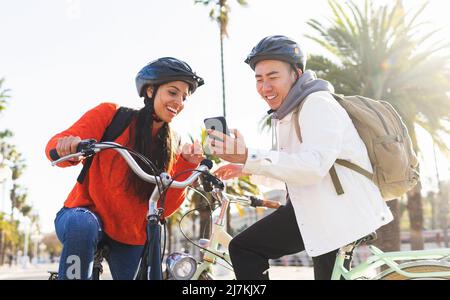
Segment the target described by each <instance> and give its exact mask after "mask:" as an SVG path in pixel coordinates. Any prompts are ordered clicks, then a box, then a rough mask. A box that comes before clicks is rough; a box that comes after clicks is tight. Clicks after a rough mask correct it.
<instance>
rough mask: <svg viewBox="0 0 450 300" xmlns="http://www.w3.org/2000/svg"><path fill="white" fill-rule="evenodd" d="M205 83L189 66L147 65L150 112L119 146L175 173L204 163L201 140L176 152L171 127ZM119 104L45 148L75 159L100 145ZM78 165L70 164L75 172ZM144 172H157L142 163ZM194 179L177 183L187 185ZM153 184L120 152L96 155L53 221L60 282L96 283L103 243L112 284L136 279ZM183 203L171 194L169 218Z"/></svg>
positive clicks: (142, 91)
mask: <svg viewBox="0 0 450 300" xmlns="http://www.w3.org/2000/svg"><path fill="white" fill-rule="evenodd" d="M202 84H203V79H202V78H200V77H199V76H197V75H196V74H195V73H194V72H193V71H192V69H191V68H190V67H189V65H188V64H186V63H185V62H183V61H181V60H178V59H176V58H172V57H163V58H160V59H157V60H155V61H153V62H151V63H149V64H148V65H146V66H145V67H144V68H143V69H142V70H141V71H139V73H138V74H137V77H136V87H137V90H138V93H139V96H140V97H143V98H144V104H145V106H144V107H143V108H142V109H140V110H136V111H134V112H133V118H132V121H131V123H130V125H129V126H128V127H127V128H126V129H125V130H124V132H123V133H122V134H121V135H120V136H119V137H118V138H117V139H116V140H115V142H116V143H119V144H121V145H125V146H127V147H129V148H132V149H134V150H135V151H137V152H139V153H142V154H144V155H145V156H146V157H148V158H149V159H150V160H151V161H152V162H153V163H154V164H155V165H156V167H157V168H158V169H159V170H160V171H166V172H169V173H170V174H172V175H173V174H176V173H179V172H181V171H183V170H186V169H192V168H195V167H196V166H197V165H198V163H199V162H200V161H201V160H202V159H203V156H202V154H201V153H202V151H201V147H200V145H199V144H198V142H195V143H194V145H189V144H186V145H184V146H183V148H182V151H181V153H177V151H176V146H177V145H175V144H176V143H175V142H174V139H173V134H172V132H171V129H170V126H169V123H170V122H171V121H172V119H173V118H174V117H175V116H177V115H178V114H179V113H180V112H181V111H182V110H183V107H184V101H185V100H186V97H187V96H188V95H191V94H192V93H193V92H194V91H195V89H196V88H197V87H199V86H201V85H202ZM117 109H118V106H117V105H116V104H113V103H102V104H100V105H98V106H97V107H95V108H93V109H91V110H90V111H88V112H87V113H85V114H84V115H83V116H82V117H81V118H80V119H79V120H78V121H77V122H76V123H75V124H73V125H72V126H71V127H70V128H69V129H67V130H65V131H63V132H61V133H59V134H57V135H55V136H54V137H52V138H51V139H50V141H49V142H48V144H47V147H46V151H45V152H46V155H47V157H48V158H49V159H51V158H50V155H49V153H50V150H51V149H56V151H57V152H58V155H59V156H64V155H68V154H71V153H76V148H77V145H78V144H79V142H80V141H81V140H83V139H87V138H93V139H96V140H101V138H102V136H103V134H104V132H105V129H106V128H107V127H108V125H109V124H110V123H111V120H112V119H113V117H114V115H115V113H116V111H117ZM78 163H79V161H76V160H74V161H67V162H63V163H61V164H59V166H60V167H69V166H73V165H76V164H78ZM140 166H141V168H142V169H143V170H144V171H146V172H147V173H152V171H151V170H150V169H149V168H148V167H147V166H146V165H144V164H142V163H140ZM189 175H190V173H186V174H183V175H181V176H179V177H177V180H183V179H186V178H187V177H188V176H189ZM154 187H155V186H154V185H152V184H149V183H146V182H144V181H142V180H141V179H140V178H138V177H137V175H135V174H134V173H133V172H132V171H131V170H130V168H129V167H128V165H127V163H126V162H125V161H124V160H123V158H122V157H121V156H120V154H119V153H117V152H116V151H103V152H100V153H98V154H96V155H95V156H94V157H93V160H92V164H91V166H90V168H89V171H88V172H87V174H86V176H85V178H84V179H83V181H82V183H80V182H77V183H76V184H75V186H74V188H73V189H72V191H71V192H70V194H69V196H68V197H67V199H66V201H65V202H64V207H63V208H62V209H61V210H60V211H59V212H58V213H57V215H56V219H55V228H56V234H57V235H58V238H59V240H60V241H61V242H62V244H63V251H62V254H61V259H60V265H59V271H58V273H59V274H58V278H60V279H90V278H91V276H92V265H93V260H94V253H95V251H96V247H97V244H98V243H99V242H100V241H101V242H102V243H105V244H106V245H107V246H108V249H109V255H108V256H107V257H106V259H107V261H108V264H109V267H110V270H111V273H112V276H113V278H114V279H132V278H133V276H134V272H135V271H136V268H137V265H138V262H139V258H140V255H141V252H142V249H143V244H144V243H145V239H146V234H145V228H146V213H147V209H148V199H149V197H150V195H151V193H152V191H153V189H154ZM183 200H184V190H181V189H170V190H169V191H168V193H167V196H166V203H165V205H164V208H165V211H164V216H165V217H167V216H169V215H171V214H172V213H173V212H175V211H176V210H177V209H178V207H179V206H180V205H181V203H182V202H183Z"/></svg>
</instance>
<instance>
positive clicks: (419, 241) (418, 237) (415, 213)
mask: <svg viewBox="0 0 450 300" xmlns="http://www.w3.org/2000/svg"><path fill="white" fill-rule="evenodd" d="M407 208H408V214H409V230H410V234H411V250H422V249H423V248H424V242H423V236H422V229H423V208H422V195H421V194H420V188H419V187H415V188H414V189H413V190H412V191H411V192H410V193H408V205H407Z"/></svg>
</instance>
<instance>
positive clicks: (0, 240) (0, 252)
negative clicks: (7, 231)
mask: <svg viewBox="0 0 450 300" xmlns="http://www.w3.org/2000/svg"><path fill="white" fill-rule="evenodd" d="M3 236H4V233H3V230H0V266H1V265H3V259H2V257H3V243H4V241H3V239H4V238H3Z"/></svg>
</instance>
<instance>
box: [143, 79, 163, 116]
mask: <svg viewBox="0 0 450 300" xmlns="http://www.w3.org/2000/svg"><path fill="white" fill-rule="evenodd" d="M158 88H159V86H154V87H153V92H152V96H151V97H150V98H149V97H148V96H145V98H144V104H145V110H147V113H149V114H152V117H153V121H155V122H158V123H159V122H162V121H163V120H161V119H160V118H159V117H158V115H157V114H156V112H155V97H156V93H157V92H158Z"/></svg>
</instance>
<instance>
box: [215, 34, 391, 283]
mask: <svg viewBox="0 0 450 300" xmlns="http://www.w3.org/2000/svg"><path fill="white" fill-rule="evenodd" d="M246 63H248V64H249V65H250V67H251V68H252V69H253V70H254V71H255V78H256V86H257V91H258V93H259V94H260V95H261V97H262V98H263V99H264V100H265V101H266V103H267V104H268V105H269V107H270V109H271V110H270V111H269V112H273V114H272V125H273V126H272V129H273V130H274V131H275V135H274V136H276V140H277V143H276V146H275V147H276V148H275V149H272V150H261V149H254V148H249V147H247V146H246V145H245V141H244V138H243V137H242V135H241V134H240V133H239V132H238V131H237V130H234V137H229V136H224V135H223V134H221V133H220V132H217V131H209V134H210V137H214V136H215V137H217V138H219V139H223V140H224V142H220V141H219V140H218V139H209V147H210V149H211V150H212V151H213V152H214V153H215V154H216V155H217V156H219V157H220V158H222V159H224V160H226V161H229V162H232V163H235V164H230V165H227V166H224V167H222V168H220V169H219V170H218V171H217V172H216V174H217V175H218V176H220V177H221V178H222V179H228V178H232V177H236V176H239V175H241V174H243V173H248V174H257V175H265V176H268V177H273V178H276V179H279V180H282V181H284V182H285V183H286V187H287V191H288V199H287V204H286V205H285V206H283V207H281V208H279V209H278V210H276V211H275V212H274V213H272V214H270V215H269V216H267V217H266V218H263V219H262V220H260V221H258V222H256V223H255V224H253V225H252V226H251V227H249V228H248V229H246V230H245V231H243V232H241V233H240V234H239V235H237V236H236V237H235V238H234V239H233V240H232V241H231V243H230V245H229V251H230V256H231V260H232V263H233V267H234V270H235V273H236V277H237V279H269V277H268V274H267V272H266V270H267V269H268V268H269V263H268V261H269V259H275V258H279V257H281V256H284V255H288V254H293V253H297V252H300V251H303V250H306V251H307V253H308V254H309V255H310V256H311V257H312V258H313V262H314V274H315V279H330V278H331V273H332V269H333V266H334V262H335V258H336V254H337V251H338V250H339V248H340V247H342V246H345V245H346V244H349V243H351V242H353V241H355V240H357V239H359V238H362V237H364V236H366V235H368V234H370V233H371V232H373V231H375V230H376V229H378V228H379V227H381V226H382V225H384V224H387V223H389V222H390V221H391V220H392V219H393V217H392V214H391V212H390V210H389V208H388V207H387V205H386V204H385V202H384V200H383V199H382V197H381V194H380V191H379V189H378V188H377V186H376V185H375V184H374V183H373V182H372V181H370V180H368V179H367V178H366V177H364V176H363V175H361V174H359V173H357V172H355V171H352V170H350V169H347V168H345V167H342V166H340V165H335V164H334V162H335V161H336V159H338V158H340V159H346V160H349V161H351V162H353V163H355V164H357V165H359V166H361V167H363V168H365V169H366V170H368V171H372V166H371V164H370V160H369V157H368V154H367V149H366V147H365V145H364V143H363V141H362V140H361V138H360V137H359V135H358V133H357V131H356V129H355V127H354V125H353V123H352V121H351V119H350V117H349V116H348V114H347V112H346V111H345V110H344V109H343V108H342V107H341V106H340V105H339V104H338V102H337V101H336V100H335V99H334V98H333V96H332V95H331V93H332V92H334V89H333V87H332V86H331V84H330V83H329V82H327V81H324V80H321V79H317V78H316V77H315V74H314V73H313V72H311V71H306V72H305V65H306V57H305V55H304V53H303V51H302V50H301V48H300V47H299V45H298V44H297V43H296V42H295V41H293V40H291V39H289V38H287V37H285V36H279V35H277V36H269V37H266V38H264V39H263V40H261V41H260V42H259V43H258V44H257V45H256V46H255V47H254V48H253V50H252V52H251V53H250V54H249V55H248V57H247V59H246ZM300 105H301V106H300ZM299 107H301V110H300V113H296V112H295V111H296V109H297V108H299ZM296 122H298V123H297V124H299V125H300V131H301V140H300V139H299V138H298V136H297V134H296V129H295V127H296V124H295V123H296ZM224 149H225V151H224ZM333 166H334V169H333V170H334V171H335V172H336V174H337V176H338V178H339V180H340V183H341V185H342V188H343V191H344V193H342V194H341V193H339V195H338V193H337V191H336V189H335V187H334V185H333V182H332V179H331V176H330V174H331V173H330V169H332V167H333Z"/></svg>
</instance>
